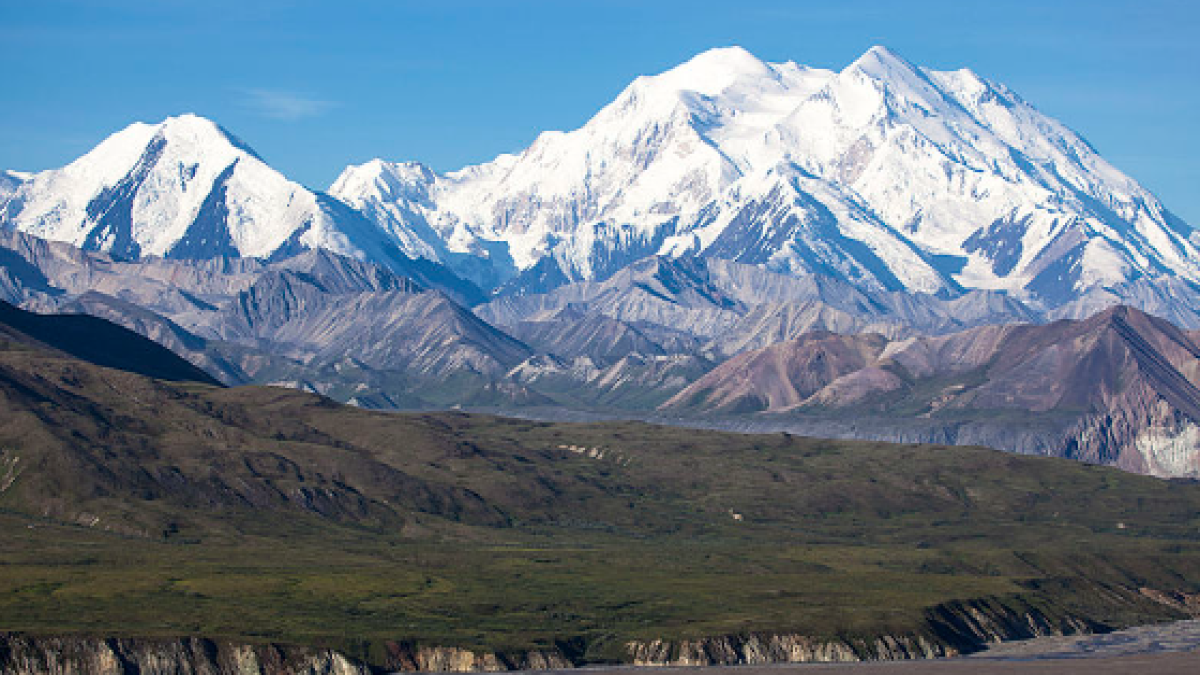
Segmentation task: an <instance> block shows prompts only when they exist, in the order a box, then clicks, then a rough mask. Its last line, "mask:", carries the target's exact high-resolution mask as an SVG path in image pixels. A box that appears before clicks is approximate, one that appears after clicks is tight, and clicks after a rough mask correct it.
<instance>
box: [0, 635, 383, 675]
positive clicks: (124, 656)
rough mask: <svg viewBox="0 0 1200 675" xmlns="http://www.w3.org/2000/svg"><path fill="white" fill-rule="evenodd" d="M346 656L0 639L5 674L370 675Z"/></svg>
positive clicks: (197, 645)
mask: <svg viewBox="0 0 1200 675" xmlns="http://www.w3.org/2000/svg"><path fill="white" fill-rule="evenodd" d="M371 672H372V671H371V669H370V668H369V667H368V666H366V665H365V664H362V663H358V662H355V661H352V660H351V659H348V658H346V657H345V656H344V655H342V654H340V653H338V652H334V651H329V650H315V649H306V648H302V647H280V646H276V645H246V644H233V643H229V642H219V641H213V640H206V639H201V638H180V639H178V640H142V639H101V638H90V637H32V636H24V635H13V634H0V674H2V675H134V674H137V675H226V674H228V675H285V674H286V675H370V673H371Z"/></svg>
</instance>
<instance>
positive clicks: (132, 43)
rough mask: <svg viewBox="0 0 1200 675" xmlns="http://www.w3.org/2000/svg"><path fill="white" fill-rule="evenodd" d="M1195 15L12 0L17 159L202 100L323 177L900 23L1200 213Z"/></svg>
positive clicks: (933, 60) (1043, 8) (837, 47)
mask: <svg viewBox="0 0 1200 675" xmlns="http://www.w3.org/2000/svg"><path fill="white" fill-rule="evenodd" d="M1198 35H1200V3H1198V2H1194V0H1140V1H1133V2H1130V1H1123V2H1114V1H1105V0H1099V1H1096V0H1093V1H1091V2H1076V1H1061V2H1054V1H1053V0H1042V1H1040V2H1027V1H1025V0H1004V1H1003V2H995V1H992V2H975V1H971V0H955V1H952V0H921V1H915V2H898V1H894V0H892V1H888V0H842V1H840V2H831V1H828V2H805V1H802V0H791V1H776V0H740V1H738V2H734V1H732V0H728V1H726V2H706V1H705V0H692V1H690V2H676V1H674V0H663V1H654V0H609V1H607V2H601V1H593V0H556V1H550V0H527V1H524V2H517V1H508V0H490V1H487V0H436V1H433V0H429V1H420V2H408V1H405V0H342V1H341V2H316V1H312V0H260V1H255V0H206V1H204V2H197V1H196V0H0V58H2V59H3V60H2V63H3V64H4V68H3V73H4V79H5V80H6V81H5V83H4V87H3V93H2V94H0V168H12V169H24V170H39V169H45V168H51V167H56V166H61V165H63V164H65V163H67V162H69V161H70V160H72V159H74V158H75V157H77V156H78V155H80V154H82V153H83V152H85V151H86V150H87V149H89V148H90V147H92V146H93V145H95V144H96V143H97V142H99V141H100V140H101V139H103V138H104V137H105V136H107V135H108V134H110V133H112V132H113V131H116V130H117V129H120V128H121V127H123V126H125V125H127V124H129V123H131V122H133V121H138V120H140V121H157V120H160V119H162V118H163V117H166V116H168V115H173V114H178V113H182V112H196V113H198V114H201V115H205V116H208V117H211V118H213V119H215V120H217V121H218V122H220V123H221V124H222V125H224V126H225V127H226V128H228V129H230V130H231V131H233V132H234V133H235V134H237V135H238V136H240V137H241V138H242V139H244V140H245V141H247V142H248V143H249V144H250V145H251V146H253V147H254V148H255V149H256V150H257V151H258V152H259V154H261V155H262V156H263V157H264V158H265V159H267V161H268V162H270V163H271V164H272V165H274V166H275V167H276V168H278V169H280V170H282V171H283V172H284V173H286V174H287V175H289V176H290V177H292V178H294V179H296V180H299V181H301V182H303V183H305V184H307V185H309V186H312V187H316V188H321V189H323V188H325V187H327V186H328V184H329V183H330V182H331V181H332V180H333V178H334V177H335V176H336V175H337V174H338V172H339V171H340V170H341V169H342V167H344V166H345V165H346V164H349V163H358V162H362V161H365V160H367V159H370V158H372V157H376V156H379V157H383V158H385V159H392V160H407V159H417V160H421V161H423V162H425V163H427V164H429V165H431V166H433V167H434V168H435V169H437V170H439V171H445V170H452V169H456V168H460V167H462V166H464V165H466V164H471V163H477V162H481V161H487V160H489V159H491V158H493V157H495V156H496V155H497V154H499V153H501V152H511V151H514V150H518V149H520V148H522V147H524V146H526V145H527V144H528V143H530V142H531V141H532V140H533V139H534V138H535V137H536V135H537V134H538V132H539V131H542V130H547V129H571V128H575V127H577V126H579V125H581V124H582V123H583V122H585V121H586V120H587V119H588V117H590V116H591V115H592V114H593V113H594V112H595V111H597V110H598V109H599V108H600V107H601V106H603V105H604V104H605V103H607V102H608V101H610V100H611V99H612V98H613V97H615V96H616V94H617V93H618V92H619V91H620V90H621V89H622V88H623V87H624V86H625V85H626V84H627V83H628V82H629V81H630V80H632V79H633V78H634V77H636V76H637V75H639V74H647V73H655V72H660V71H662V70H665V69H667V68H670V67H671V66H673V65H675V64H677V63H680V62H682V61H684V60H686V59H687V58H689V57H690V56H692V55H694V54H696V53H698V52H700V51H703V50H705V49H707V48H710V47H715V46H726V45H732V44H738V45H741V46H743V47H746V48H747V49H749V50H750V51H751V52H753V53H755V54H756V55H757V56H759V57H760V58H763V59H765V60H768V61H783V60H793V61H797V62H799V63H803V64H806V65H812V66H820V67H827V68H834V69H840V68H842V67H843V66H845V65H846V64H848V63H850V62H851V61H853V60H854V59H855V58H856V57H857V56H858V55H860V54H861V53H862V52H863V51H865V50H866V49H867V48H868V47H870V46H871V45H873V44H885V45H887V46H889V47H891V48H893V49H895V50H897V51H898V52H900V53H901V54H902V55H903V56H905V57H906V58H908V59H909V60H910V61H913V62H915V63H918V64H920V65H925V66H929V67H933V68H945V69H950V68H958V67H964V66H965V67H970V68H972V69H973V70H975V71H976V72H979V73H980V74H982V75H984V76H985V77H988V78H991V79H994V80H999V81H1001V82H1004V83H1005V84H1007V85H1009V86H1010V87H1012V88H1013V89H1015V90H1017V91H1018V92H1019V93H1020V94H1021V95H1022V96H1023V97H1025V98H1026V99H1027V100H1029V101H1031V102H1033V103H1034V104H1035V105H1037V106H1038V107H1039V108H1041V109H1042V110H1043V111H1045V112H1047V113H1049V114H1051V115H1054V116H1055V117H1058V118H1059V119H1061V120H1062V121H1063V122H1065V123H1066V124H1067V125H1068V126H1070V127H1072V128H1073V129H1075V130H1076V131H1078V132H1080V133H1081V134H1083V135H1084V136H1085V137H1086V138H1088V140H1089V141H1091V142H1092V144H1093V145H1095V146H1096V147H1097V149H1099V151H1100V152H1101V153H1102V154H1103V155H1104V156H1105V157H1106V158H1108V159H1109V160H1110V161H1112V162H1113V163H1114V164H1116V165H1117V166H1118V167H1119V168H1121V169H1123V170H1124V171H1126V172H1127V173H1129V174H1130V175H1132V176H1133V177H1135V178H1137V179H1138V180H1140V181H1141V182H1142V183H1144V184H1145V185H1146V186H1147V187H1149V188H1150V189H1151V190H1153V191H1154V192H1155V193H1157V194H1158V195H1159V196H1160V197H1161V198H1162V199H1163V200H1164V202H1165V203H1166V204H1167V206H1168V208H1170V209H1172V210H1174V211H1175V212H1176V213H1177V214H1179V215H1180V216H1182V217H1183V218H1184V219H1185V220H1187V221H1188V222H1190V223H1192V224H1193V225H1195V226H1200V134H1198V133H1197V131H1196V126H1197V121H1198V120H1200V114H1198V111H1200V39H1197V36H1198Z"/></svg>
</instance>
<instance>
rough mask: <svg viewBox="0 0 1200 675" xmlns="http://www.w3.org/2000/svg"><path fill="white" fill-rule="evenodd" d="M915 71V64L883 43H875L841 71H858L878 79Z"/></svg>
mask: <svg viewBox="0 0 1200 675" xmlns="http://www.w3.org/2000/svg"><path fill="white" fill-rule="evenodd" d="M916 71H917V67H916V66H914V65H913V64H911V63H909V62H908V61H907V60H906V59H905V58H904V57H903V56H900V55H899V54H897V53H896V52H895V51H893V50H892V49H889V48H888V47H884V46H883V45H875V46H874V47H871V48H870V49H868V50H867V51H866V52H864V53H863V55H862V56H860V57H858V58H857V59H856V60H855V61H854V62H853V63H851V64H850V65H849V66H847V67H846V70H845V71H843V72H860V73H863V74H865V75H868V76H870V77H874V78H878V79H891V78H892V77H895V75H897V74H900V73H912V72H916Z"/></svg>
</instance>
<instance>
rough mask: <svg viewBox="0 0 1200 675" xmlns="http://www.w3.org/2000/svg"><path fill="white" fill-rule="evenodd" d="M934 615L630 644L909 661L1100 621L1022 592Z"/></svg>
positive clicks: (637, 655) (806, 658)
mask: <svg viewBox="0 0 1200 675" xmlns="http://www.w3.org/2000/svg"><path fill="white" fill-rule="evenodd" d="M1156 599H1157V598H1156ZM1160 602H1163V603H1164V604H1169V603H1168V602H1167V601H1160ZM926 620H927V627H928V628H927V632H925V633H924V634H906V635H877V636H862V637H830V638H813V637H809V636H805V635H796V634H788V633H783V634H748V635H726V636H720V637H713V638H699V639H694V640H681V641H678V642H668V641H664V640H650V641H648V642H630V643H629V644H628V645H627V649H628V651H629V655H630V658H631V660H632V661H633V663H634V665H639V666H732V665H751V664H765V663H812V662H822V663H830V662H852V661H903V660H909V659H934V658H943V657H947V656H957V655H959V654H963V653H970V652H974V651H979V650H980V649H982V648H983V647H984V646H985V645H987V644H989V643H994V642H1003V641H1006V640H1021V639H1027V638H1033V637H1045V636H1049V635H1075V634H1087V633H1092V632H1094V630H1095V629H1096V626H1095V625H1094V624H1091V623H1090V622H1088V621H1085V620H1083V619H1080V618H1077V617H1073V616H1070V615H1065V614H1060V615H1049V614H1046V613H1044V612H1043V611H1042V610H1039V609H1037V608H1035V607H1032V606H1029V605H1027V604H1026V603H1024V602H1023V601H1021V600H1019V599H1007V600H1004V601H1001V600H998V599H982V600H974V601H966V602H956V603H948V604H945V605H940V606H938V607H936V608H934V609H932V610H931V611H930V612H929V614H928V616H927V618H926Z"/></svg>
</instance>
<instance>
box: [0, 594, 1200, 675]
mask: <svg viewBox="0 0 1200 675" xmlns="http://www.w3.org/2000/svg"><path fill="white" fill-rule="evenodd" d="M1108 601H1109V602H1116V603H1119V604H1142V605H1143V606H1144V607H1145V608H1148V611H1149V612H1150V613H1149V614H1146V616H1147V617H1151V618H1157V619H1159V620H1164V621H1165V620H1171V619H1183V618H1189V617H1198V616H1200V595H1198V594H1188V593H1180V592H1171V591H1162V590H1156V589H1149V588H1140V589H1119V590H1114V591H1112V593H1111V597H1109V598H1108ZM1118 627H1119V626H1110V625H1106V624H1104V623H1102V622H1099V621H1096V620H1094V619H1091V618H1088V617H1084V616H1077V615H1075V614H1072V613H1070V612H1067V611H1062V610H1058V609H1055V608H1054V607H1047V606H1045V605H1041V604H1035V603H1033V602H1031V601H1029V600H1027V599H1024V598H1020V597H1008V598H982V599H976V600H969V601H961V602H951V603H945V604H942V605H939V606H937V607H934V608H932V609H930V610H929V611H928V612H927V613H926V616H925V621H924V623H923V625H922V626H921V627H920V628H919V629H917V630H915V631H912V632H908V633H899V634H880V635H850V634H845V635H836V636H831V637H813V636H807V635H800V634H796V633H747V634H740V635H723V636H715V637H703V638H695V639H682V640H673V641H672V640H662V639H652V640H645V641H629V642H626V643H625V644H624V650H625V654H624V656H623V658H622V659H621V660H622V661H624V662H625V663H628V664H631V665H637V666H723V665H743V664H769V663H810V662H812V663H817V662H823V663H832V662H855V661H893V660H910V659H933V658H942V657H948V656H957V655H959V654H966V653H971V652H976V651H979V650H981V649H984V648H985V647H987V646H988V645H989V644H995V643H999V642H1005V641H1009V640H1022V639H1028V638H1034V637H1046V636H1062V635H1081V634H1090V633H1096V632H1107V631H1109V630H1112V629H1114V628H1118ZM382 647H383V648H382V655H381V658H377V659H376V660H377V662H374V663H368V662H366V661H363V660H360V659H356V658H352V657H350V656H347V655H346V654H343V653H340V652H338V651H335V650H329V649H314V648H308V647H300V646H287V645H273V644H242V643H236V642H229V641H222V640H209V639H204V638H190V637H189V638H179V639H163V638H155V639H150V638H147V639H139V638H98V637H86V636H34V635H25V634H17V633H0V675H377V674H379V673H386V672H396V671H423V672H501V671H512V670H550V669H554V670H557V669H566V668H573V667H578V666H583V665H588V664H589V663H593V660H592V659H590V658H588V656H587V654H586V651H587V650H586V645H585V644H583V643H582V642H580V643H578V644H575V643H573V644H571V645H569V646H568V645H565V646H560V647H557V648H554V649H550V650H535V651H510V652H491V651H472V650H469V649H462V648H456V647H431V646H420V645H416V644H413V643H407V642H387V643H385V644H384V645H382Z"/></svg>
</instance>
